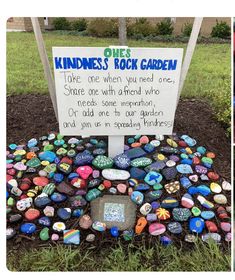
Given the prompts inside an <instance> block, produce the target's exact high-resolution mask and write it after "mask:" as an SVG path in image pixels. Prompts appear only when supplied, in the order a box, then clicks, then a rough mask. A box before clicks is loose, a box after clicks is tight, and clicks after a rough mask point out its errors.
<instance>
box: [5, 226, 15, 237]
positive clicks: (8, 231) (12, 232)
mask: <svg viewBox="0 0 235 280" xmlns="http://www.w3.org/2000/svg"><path fill="white" fill-rule="evenodd" d="M15 235H16V231H15V229H14V228H7V229H6V237H7V239H11V238H13V237H14V236H15Z"/></svg>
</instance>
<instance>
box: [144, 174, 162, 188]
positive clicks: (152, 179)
mask: <svg viewBox="0 0 235 280" xmlns="http://www.w3.org/2000/svg"><path fill="white" fill-rule="evenodd" d="M144 181H145V182H146V183H147V184H149V185H150V186H153V185H154V184H157V183H160V182H161V181H162V175H161V174H160V173H158V172H155V171H150V172H149V173H148V174H147V175H146V176H145V178H144Z"/></svg>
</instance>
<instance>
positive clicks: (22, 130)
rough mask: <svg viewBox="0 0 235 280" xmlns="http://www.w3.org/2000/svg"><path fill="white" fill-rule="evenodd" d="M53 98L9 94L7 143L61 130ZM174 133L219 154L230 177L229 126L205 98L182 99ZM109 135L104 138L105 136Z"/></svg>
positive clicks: (219, 169)
mask: <svg viewBox="0 0 235 280" xmlns="http://www.w3.org/2000/svg"><path fill="white" fill-rule="evenodd" d="M58 129H59V127H58V123H57V121H56V118H55V115H54V111H53V107H52V103H51V100H50V97H49V96H47V95H36V94H30V95H19V96H8V97H7V143H8V144H10V143H17V144H19V143H24V142H26V141H27V140H29V139H31V138H33V137H36V138H37V137H40V136H42V135H45V134H47V133H48V132H51V131H58ZM174 132H175V133H177V134H188V135H189V136H191V137H193V138H195V139H196V140H197V142H198V144H200V145H203V146H205V147H206V148H207V149H208V150H210V151H212V152H214V153H215V154H216V155H217V159H216V161H215V165H214V168H215V170H216V171H217V172H218V173H219V174H220V175H221V176H222V177H223V178H225V179H226V180H230V178H231V150H230V149H231V143H230V139H229V138H228V137H227V136H226V129H225V128H224V127H223V126H222V125H221V124H220V123H218V121H216V119H215V117H214V115H213V112H212V110H211V107H210V106H209V104H208V103H206V102H205V101H203V102H202V101H199V100H181V101H180V102H179V106H178V109H177V111H176V117H175V125H174ZM105 138H106V137H104V139H105Z"/></svg>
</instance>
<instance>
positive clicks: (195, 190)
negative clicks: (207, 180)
mask: <svg viewBox="0 0 235 280" xmlns="http://www.w3.org/2000/svg"><path fill="white" fill-rule="evenodd" d="M188 193H189V194H191V195H194V194H201V195H203V196H207V195H209V194H211V190H210V188H208V187H207V186H206V185H200V186H198V187H190V188H188Z"/></svg>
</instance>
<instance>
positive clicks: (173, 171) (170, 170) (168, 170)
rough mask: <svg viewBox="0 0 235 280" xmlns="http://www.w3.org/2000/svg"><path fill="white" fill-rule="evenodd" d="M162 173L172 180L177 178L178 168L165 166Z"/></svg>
mask: <svg viewBox="0 0 235 280" xmlns="http://www.w3.org/2000/svg"><path fill="white" fill-rule="evenodd" d="M162 175H163V176H164V177H165V179H166V180H168V181H170V180H173V179H175V177H176V175H177V169H176V168H175V167H174V166H173V167H168V168H164V169H163V170H162Z"/></svg>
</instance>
